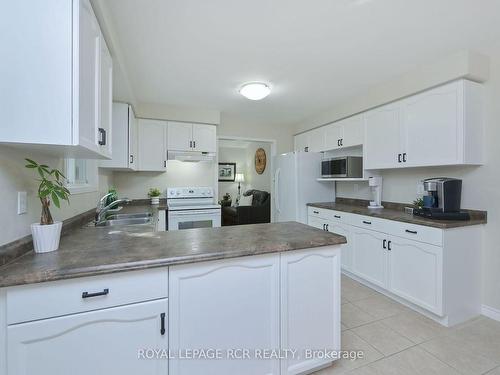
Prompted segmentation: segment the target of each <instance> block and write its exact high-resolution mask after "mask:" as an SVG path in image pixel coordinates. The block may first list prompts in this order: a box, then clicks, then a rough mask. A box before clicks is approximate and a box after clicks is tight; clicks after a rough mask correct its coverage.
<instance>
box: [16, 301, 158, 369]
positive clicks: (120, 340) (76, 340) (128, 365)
mask: <svg viewBox="0 0 500 375" xmlns="http://www.w3.org/2000/svg"><path fill="white" fill-rule="evenodd" d="M167 305H168V303H167V299H161V300H156V301H151V302H143V303H138V304H133V305H127V306H121V307H115V308H109V309H104V310H97V311H91V312H86V313H81V314H75V315H67V316H62V317H59V318H52V319H45V320H38V321H34V322H30V323H23V324H16V325H11V326H9V327H8V329H7V346H8V354H7V362H8V373H9V374H10V375H32V374H39V375H53V374H73V375H88V374H121V375H128V374H130V375H137V374H144V375H146V374H147V375H160V374H162V375H166V374H167V371H168V365H167V364H168V362H167V360H153V359H141V357H140V351H141V350H142V349H168V335H167V332H166V331H165V332H164V333H163V334H162V317H163V316H164V315H162V314H166V312H167ZM164 319H166V317H165V318H164ZM164 327H166V322H165V325H164Z"/></svg>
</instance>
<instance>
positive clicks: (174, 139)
mask: <svg viewBox="0 0 500 375" xmlns="http://www.w3.org/2000/svg"><path fill="white" fill-rule="evenodd" d="M167 141H168V149H169V150H175V151H192V141H193V124H188V123H185V122H174V121H169V122H168V136H167Z"/></svg>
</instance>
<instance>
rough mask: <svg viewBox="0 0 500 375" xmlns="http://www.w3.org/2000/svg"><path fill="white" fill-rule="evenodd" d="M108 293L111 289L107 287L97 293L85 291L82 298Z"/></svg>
mask: <svg viewBox="0 0 500 375" xmlns="http://www.w3.org/2000/svg"><path fill="white" fill-rule="evenodd" d="M108 294H109V289H108V288H106V289H104V290H103V291H102V292H96V293H89V292H83V293H82V298H92V297H100V296H105V295H108Z"/></svg>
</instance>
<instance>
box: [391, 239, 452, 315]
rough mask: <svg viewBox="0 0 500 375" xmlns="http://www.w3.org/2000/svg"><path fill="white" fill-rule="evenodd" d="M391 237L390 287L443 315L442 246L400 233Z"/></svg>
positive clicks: (397, 293)
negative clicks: (409, 238)
mask: <svg viewBox="0 0 500 375" xmlns="http://www.w3.org/2000/svg"><path fill="white" fill-rule="evenodd" d="M389 241H390V242H389V248H390V250H389V251H388V254H389V256H388V260H389V270H390V272H389V275H388V276H389V277H388V279H389V280H388V288H389V291H390V292H391V293H394V294H396V295H398V296H400V297H402V298H404V299H406V300H408V301H410V302H412V303H415V304H416V305H419V306H422V307H424V308H426V309H427V310H429V311H432V312H433V313H435V314H437V315H442V314H443V305H442V300H443V299H442V293H443V288H442V286H443V279H442V269H443V249H442V248H441V247H438V246H434V245H429V244H426V243H421V242H417V241H412V240H406V239H403V238H399V237H390V238H389Z"/></svg>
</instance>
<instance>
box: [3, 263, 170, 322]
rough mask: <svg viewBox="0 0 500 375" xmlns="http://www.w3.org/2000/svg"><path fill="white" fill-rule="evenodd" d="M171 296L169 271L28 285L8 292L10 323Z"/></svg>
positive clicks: (142, 272) (160, 270)
mask: <svg viewBox="0 0 500 375" xmlns="http://www.w3.org/2000/svg"><path fill="white" fill-rule="evenodd" d="M167 296H168V270H167V268H158V269H154V270H144V271H130V272H121V273H116V274H112V275H103V276H93V277H84V278H76V279H68V280H61V281H54V282H48V283H41V284H32V285H24V286H19V287H13V288H9V289H7V323H8V324H15V323H21V322H28V321H32V320H38V319H46V318H51V317H56V316H61V315H67V314H75V313H80V312H85V311H91V310H98V309H103V308H108V307H114V306H121V305H126V304H130V303H136V302H143V301H149V300H153V299H159V298H166V297H167Z"/></svg>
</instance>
